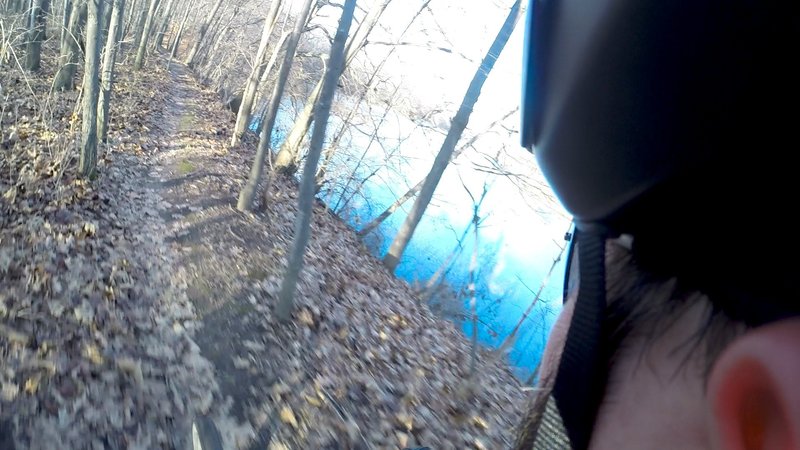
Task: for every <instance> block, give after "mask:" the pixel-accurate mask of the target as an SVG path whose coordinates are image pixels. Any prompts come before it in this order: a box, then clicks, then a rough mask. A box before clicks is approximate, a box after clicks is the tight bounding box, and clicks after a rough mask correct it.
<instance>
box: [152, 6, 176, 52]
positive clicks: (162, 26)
mask: <svg viewBox="0 0 800 450" xmlns="http://www.w3.org/2000/svg"><path fill="white" fill-rule="evenodd" d="M176 3H177V2H175V1H174V0H169V1H168V2H167V6H166V7H164V14H163V15H162V16H161V20H160V21H159V23H158V25H157V26H156V39H155V41H154V43H153V50H156V51H161V46H162V45H163V44H164V35H165V34H166V33H167V27H168V26H169V22H170V20H171V19H172V13H173V11H174V10H175V5H176Z"/></svg>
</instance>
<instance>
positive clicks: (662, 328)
mask: <svg viewBox="0 0 800 450" xmlns="http://www.w3.org/2000/svg"><path fill="white" fill-rule="evenodd" d="M606 299H607V307H606V311H605V317H606V320H607V323H606V330H608V332H609V334H608V341H609V342H608V348H610V349H611V357H610V358H609V359H608V361H609V362H608V367H607V373H610V372H611V369H612V367H613V366H614V364H615V362H616V361H617V360H618V359H619V358H622V357H630V356H634V357H638V358H640V360H641V358H642V357H644V355H645V354H646V352H647V350H648V348H649V347H650V345H651V344H652V343H653V342H654V341H655V340H656V339H657V338H658V337H659V336H662V335H663V334H664V333H665V332H666V331H667V330H669V328H671V327H672V326H673V325H675V323H676V321H678V320H679V319H680V318H681V317H682V316H683V315H684V314H685V313H686V312H687V311H688V309H689V308H691V307H697V305H701V307H702V308H703V311H702V320H701V321H700V323H701V325H700V326H699V327H698V329H697V330H696V331H695V332H694V333H692V335H691V336H690V337H689V338H687V339H686V340H685V341H683V342H676V343H675V349H674V350H675V351H678V350H681V349H685V350H686V351H685V352H684V354H685V355H686V356H685V361H684V364H681V367H682V368H688V367H697V365H696V364H691V365H690V364H688V363H689V362H690V361H692V362H694V361H696V358H698V357H699V358H702V360H700V362H699V364H700V365H699V367H701V368H702V372H701V373H699V374H698V375H699V376H702V377H703V378H704V379H706V378H707V377H708V373H709V372H710V369H711V367H712V366H713V365H714V362H715V361H716V360H717V358H718V357H719V355H720V353H721V352H722V351H723V350H724V349H725V347H726V346H727V345H728V344H729V343H730V342H731V341H732V340H733V339H734V338H736V336H738V335H740V334H742V333H743V332H744V331H745V329H746V328H747V327H746V326H745V325H744V324H743V323H741V322H739V321H735V320H732V319H730V318H729V317H728V316H727V315H726V314H725V313H724V312H723V311H722V310H721V309H720V308H718V307H717V306H715V303H714V302H712V301H711V299H710V298H709V297H708V296H707V295H706V294H704V293H703V292H701V291H699V290H698V289H697V288H696V287H694V286H693V285H692V283H691V282H687V281H686V280H684V279H681V278H680V277H676V276H666V275H660V274H658V273H657V272H653V271H650V270H647V269H646V268H644V267H642V265H641V264H640V261H639V260H638V259H637V256H636V252H635V251H633V250H631V248H630V242H629V241H627V240H626V239H622V240H609V241H608V242H607V243H606ZM570 301H575V300H574V298H573V299H571V300H570ZM634 342H636V343H640V342H641V343H643V345H641V346H638V345H637V346H636V347H637V348H643V349H644V350H643V351H641V352H640V353H639V354H638V355H630V354H628V353H627V352H626V350H627V349H629V348H631V347H634V346H633V345H632V344H633V343H634ZM676 375H677V374H676ZM555 376H556V373H555V371H553V372H550V373H549V374H548V376H546V377H543V378H540V380H539V383H538V385H537V389H536V391H535V392H536V393H535V395H534V397H533V399H532V401H531V403H530V405H531V406H530V408H529V410H528V413H527V415H526V416H525V417H524V418H523V422H522V424H521V426H520V430H519V433H518V435H517V440H516V443H515V447H514V448H515V449H518V450H522V449H526V450H527V449H530V448H554V445H555V443H566V442H567V440H566V435H565V432H564V429H563V425H562V424H561V423H560V420H561V419H560V417H558V410H557V408H556V407H555V402H554V401H553V400H552V396H551V391H552V388H553V384H554V380H555ZM608 389H610V390H611V391H612V394H613V389H614V383H613V382H612V383H610V384H608V385H607V392H606V397H607V396H608V394H609V392H608ZM534 441H535V442H534Z"/></svg>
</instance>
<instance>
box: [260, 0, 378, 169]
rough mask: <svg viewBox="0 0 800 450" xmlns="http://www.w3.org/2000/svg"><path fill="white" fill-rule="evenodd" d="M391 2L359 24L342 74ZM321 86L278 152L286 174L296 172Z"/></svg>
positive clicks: (296, 120) (277, 166)
mask: <svg viewBox="0 0 800 450" xmlns="http://www.w3.org/2000/svg"><path fill="white" fill-rule="evenodd" d="M390 1H391V0H382V1H381V3H380V4H379V5H378V6H377V7H374V8H372V9H371V10H370V11H369V13H367V16H366V17H365V18H364V20H363V21H362V22H361V24H359V26H358V28H356V31H355V33H353V37H352V38H351V39H350V40H348V42H347V45H346V47H345V62H344V65H343V66H342V72H344V69H345V68H346V67H347V66H348V65H349V64H350V62H351V61H352V60H353V58H355V55H356V53H358V51H359V50H361V48H363V47H364V45H365V44H366V42H367V37H368V36H369V34H370V32H371V31H372V29H373V28H374V27H375V25H376V24H377V23H378V19H380V17H381V15H382V14H383V11H384V10H385V9H386V7H387V6H388V5H389V2H390ZM339 76H341V74H339ZM321 86H322V80H320V81H319V82H317V85H316V86H315V87H314V90H313V91H312V92H311V95H309V96H308V99H307V100H306V104H305V106H304V107H303V111H302V112H301V113H300V115H299V116H297V119H295V121H294V125H293V126H292V130H291V131H290V132H289V134H288V135H287V136H286V139H285V140H284V141H283V144H281V149H280V151H279V152H278V156H277V157H276V158H275V167H276V168H278V169H280V170H281V171H283V172H285V173H294V171H295V170H296V167H295V161H296V160H297V155H299V154H300V144H302V142H303V139H305V137H306V134H307V133H308V129H309V128H310V127H311V122H312V121H313V120H314V107H315V105H316V103H317V98H318V96H319V92H320V87H321Z"/></svg>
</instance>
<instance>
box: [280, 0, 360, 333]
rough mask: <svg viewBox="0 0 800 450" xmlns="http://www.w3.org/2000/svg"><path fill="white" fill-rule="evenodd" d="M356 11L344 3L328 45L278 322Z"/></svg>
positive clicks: (297, 263) (288, 300)
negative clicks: (337, 24)
mask: <svg viewBox="0 0 800 450" xmlns="http://www.w3.org/2000/svg"><path fill="white" fill-rule="evenodd" d="M355 9H356V0H345V3H344V9H343V10H342V17H341V18H340V19H339V27H338V28H337V29H336V36H335V37H334V39H333V45H332V46H331V56H330V58H328V68H327V70H326V71H325V76H324V78H323V80H324V81H323V85H322V92H321V93H320V97H319V109H318V112H317V120H316V122H315V123H314V131H313V133H312V134H311V143H310V145H309V149H308V156H307V157H306V163H305V166H304V167H303V180H302V182H301V184H300V195H299V196H298V213H297V218H296V220H295V226H294V239H293V241H292V252H291V255H290V256H289V265H288V267H287V269H286V275H285V276H284V277H283V282H282V283H281V292H280V296H279V298H278V305H277V306H276V308H275V315H276V317H278V319H279V320H282V321H286V320H289V318H290V317H291V314H292V304H293V299H294V291H295V289H296V288H297V277H298V276H299V275H300V269H301V268H302V265H303V255H304V254H305V251H306V244H307V243H308V238H309V235H310V233H311V232H310V227H311V214H312V212H313V206H314V194H315V192H316V189H315V174H316V173H317V163H318V162H319V157H320V155H321V154H322V143H323V141H324V140H325V128H326V127H327V126H328V117H329V116H330V113H331V104H332V103H333V96H334V94H335V93H336V85H337V83H338V81H339V76H340V75H341V74H342V71H343V70H344V58H345V52H344V46H345V41H346V40H347V35H348V33H349V32H350V24H351V23H352V22H353V13H354V11H355Z"/></svg>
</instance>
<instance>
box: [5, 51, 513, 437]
mask: <svg viewBox="0 0 800 450" xmlns="http://www.w3.org/2000/svg"><path fill="white" fill-rule="evenodd" d="M163 67H164V61H163V60H160V59H157V58H153V59H152V60H151V61H150V62H149V68H148V70H147V71H146V72H142V73H137V74H132V73H130V72H127V66H126V65H121V73H120V78H119V82H118V83H117V89H118V92H115V94H114V95H115V97H114V98H113V100H112V102H113V103H112V120H113V121H112V126H111V133H110V138H109V143H108V144H107V145H105V146H104V148H103V149H102V150H101V158H100V163H99V171H98V173H99V175H98V177H97V179H95V180H93V181H91V182H85V181H83V180H80V179H77V178H75V176H74V173H75V172H76V171H75V157H74V153H71V152H69V151H59V150H58V149H62V148H63V149H70V148H71V149H74V140H75V135H76V134H77V133H76V131H75V130H76V129H79V120H77V121H76V120H70V117H72V109H71V108H73V107H74V99H75V98H76V97H77V94H75V93H67V94H58V95H57V96H56V98H57V100H56V101H52V102H51V101H50V100H47V99H46V98H45V95H44V94H39V95H37V94H36V93H37V92H47V84H48V82H49V80H51V79H52V72H53V71H52V66H51V67H48V66H45V69H44V70H43V71H42V73H41V74H40V75H38V76H37V77H30V76H23V75H22V74H21V73H19V72H17V71H16V69H9V68H8V67H3V68H0V75H2V77H3V79H4V80H5V79H8V80H12V81H11V82H10V83H5V82H4V87H5V86H9V87H6V92H5V93H3V95H4V96H6V95H8V96H9V97H8V98H9V99H10V100H9V101H8V102H7V103H8V105H11V107H12V109H13V118H12V115H11V113H12V110H11V109H6V110H4V112H3V122H2V124H3V128H2V129H0V141H2V142H0V145H2V147H0V151H1V152H3V153H2V155H0V211H1V212H2V218H0V226H2V228H0V361H2V367H0V387H2V390H0V447H2V448H6V447H10V445H11V444H8V443H7V442H12V441H14V442H16V443H17V447H18V448H187V446H188V445H189V442H188V441H189V436H190V435H191V432H190V430H191V428H192V427H191V424H192V423H195V424H196V425H197V427H196V428H197V430H198V433H199V434H201V435H204V436H205V437H206V439H213V438H214V434H215V433H214V430H215V429H216V430H219V436H218V437H219V438H220V439H221V443H220V444H221V447H222V448H225V449H237V448H242V449H247V448H252V449H256V448H258V449H263V448H270V449H339V448H342V449H344V448H353V449H356V448H359V449H379V448H380V449H383V448H403V447H406V446H409V447H411V446H416V445H420V446H429V447H431V448H433V449H448V448H452V449H455V448H458V449H462V448H478V449H480V448H487V449H497V448H508V447H510V444H511V442H512V441H513V438H514V431H515V430H514V429H515V427H516V425H517V424H518V423H519V421H520V418H521V414H522V410H523V406H524V405H525V404H526V398H525V397H526V394H525V393H523V392H522V390H521V386H520V384H519V383H518V382H517V381H516V380H515V379H514V378H513V376H512V375H511V373H510V371H509V370H508V368H507V367H505V366H504V364H505V363H503V362H498V360H497V358H495V357H490V356H489V354H488V353H484V352H483V351H479V352H478V355H479V360H478V365H477V371H476V374H475V376H474V377H473V378H470V377H469V374H468V373H467V367H468V365H469V364H468V362H469V355H470V343H469V341H468V339H466V338H465V337H464V336H463V335H462V334H461V333H460V332H459V331H458V330H457V329H456V327H455V326H454V325H453V324H452V323H450V322H448V321H445V320H443V319H441V318H437V317H436V316H434V315H433V314H432V313H431V312H430V310H429V309H428V307H427V306H425V305H422V304H420V303H419V301H418V300H417V298H416V297H415V295H414V292H413V291H412V289H411V288H410V287H409V286H408V285H407V284H406V283H405V282H403V281H402V280H399V279H397V278H395V277H394V276H393V275H391V274H389V273H388V272H387V271H386V270H385V269H384V268H383V266H382V265H381V263H380V261H379V260H377V259H376V258H374V257H373V256H372V255H370V254H369V252H368V251H367V249H366V248H365V247H364V246H363V245H362V244H361V242H360V241H359V240H358V239H357V237H356V236H355V233H354V232H353V231H352V230H351V229H349V228H348V227H347V226H346V225H345V224H344V223H343V222H342V221H340V220H339V219H338V218H336V217H335V216H334V215H333V214H332V213H330V212H329V211H328V210H326V209H325V207H324V205H322V204H321V203H318V204H317V205H316V206H315V209H314V215H313V222H312V233H311V236H312V237H311V241H310V243H309V246H308V250H307V253H306V257H305V264H304V267H303V270H302V272H301V276H300V280H299V283H298V292H297V294H296V296H295V299H296V304H295V310H294V315H293V318H292V321H290V322H289V323H279V322H277V321H276V319H275V318H274V317H273V314H272V308H273V305H274V302H275V300H276V297H277V291H278V289H279V285H280V279H281V276H282V273H283V270H284V267H285V264H286V262H287V258H286V255H287V254H288V249H289V246H290V244H291V240H292V233H293V225H294V217H295V215H296V203H297V201H296V196H297V186H296V182H295V181H294V180H292V179H287V178H280V177H276V178H275V179H274V180H273V182H272V183H271V187H270V189H269V192H267V193H266V194H262V195H261V196H260V197H259V199H258V202H257V206H256V208H255V210H254V212H253V213H241V212H238V211H237V210H236V209H235V203H236V197H237V195H238V192H239V188H240V186H241V185H242V184H243V182H244V180H245V178H246V176H247V173H248V171H249V168H250V164H251V162H252V160H253V155H254V151H255V137H250V138H248V139H245V142H244V144H243V145H241V146H240V147H237V148H234V149H231V148H229V146H228V142H229V139H230V131H231V129H232V128H233V120H234V117H233V115H232V114H231V112H230V111H227V110H224V109H223V108H222V105H221V104H220V102H219V101H218V98H217V97H216V95H215V94H214V93H213V92H210V91H208V90H206V89H204V88H202V87H201V86H200V85H199V84H198V83H197V82H195V81H194V79H193V78H192V76H191V75H190V72H189V71H188V69H187V68H185V67H184V66H182V65H180V64H177V63H173V64H172V66H171V69H170V70H166V69H164V68H163ZM9 77H11V78H9ZM70 101H72V102H73V103H70ZM75 122H78V125H76V124H75ZM72 152H74V150H73V151H72ZM65 155H66V156H65ZM69 155H71V156H69ZM470 379H471V381H469V382H468V381H467V380H470ZM210 424H213V425H214V427H211V426H209V425H210ZM206 442H208V441H206ZM4 444H5V446H4Z"/></svg>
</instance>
